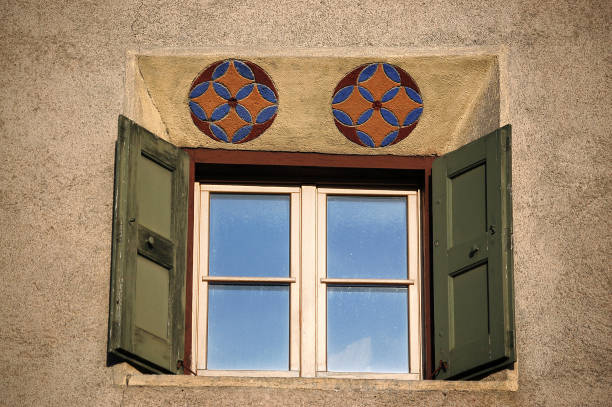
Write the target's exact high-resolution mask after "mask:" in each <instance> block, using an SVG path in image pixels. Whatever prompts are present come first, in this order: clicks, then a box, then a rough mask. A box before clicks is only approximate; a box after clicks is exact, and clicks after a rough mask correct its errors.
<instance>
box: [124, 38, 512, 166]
mask: <svg viewBox="0 0 612 407" xmlns="http://www.w3.org/2000/svg"><path fill="white" fill-rule="evenodd" d="M503 59H504V58H503V53H502V52H498V50H470V51H468V52H461V53H456V54H451V53H449V54H439V53H438V54H436V53H433V52H431V53H427V52H419V53H415V52H412V53H411V52H410V50H405V51H401V50H392V51H388V50H387V51H377V50H375V49H371V50H367V51H362V52H353V53H349V52H347V51H345V50H330V49H325V50H299V51H292V52H290V51H285V52H283V53H281V52H279V51H270V52H266V53H264V52H257V53H256V52H252V51H234V52H232V51H231V50H222V51H220V50H215V51H202V52H189V53H187V52H184V53H179V52H176V51H174V52H165V51H155V52H148V53H147V52H139V53H130V54H129V55H128V67H127V71H126V98H125V108H124V114H125V115H126V116H128V117H130V118H131V119H133V120H134V121H136V122H137V123H139V124H140V125H142V126H144V127H146V128H147V129H149V130H150V131H152V132H153V133H155V134H157V135H158V136H160V137H162V138H164V139H166V140H168V141H170V142H171V143H173V144H175V145H177V146H180V147H204V148H218V149H239V150H265V151H302V152H321V153H336V154H361V155H365V154H376V155H379V154H382V155H384V154H391V155H440V154H444V153H445V152H448V151H451V150H454V149H456V148H457V147H460V146H461V145H464V144H466V143H468V142H469V141H471V140H474V139H476V138H478V137H480V136H482V135H485V134H487V133H489V132H491V131H493V130H495V129H496V128H498V127H500V124H505V123H504V122H503V121H504V118H503V117H501V116H503V111H504V106H503V105H504V104H505V100H506V99H507V97H506V95H505V92H504V90H503V89H500V72H502V71H503V70H500V60H502V61H503ZM234 60H237V61H239V62H237V63H236V64H235V65H236V66H239V64H240V61H244V62H245V63H248V64H249V66H253V67H259V68H261V69H262V70H263V71H264V72H265V74H266V75H267V76H268V77H269V79H270V80H271V82H266V80H265V79H263V80H260V81H263V82H266V83H268V84H269V85H270V87H271V88H273V90H274V94H275V95H272V97H271V98H270V101H268V102H266V103H267V105H273V104H274V105H275V106H276V108H275V109H274V108H270V111H273V113H274V117H273V118H272V120H268V122H267V126H266V128H265V129H264V131H262V132H260V133H259V134H258V135H257V137H250V138H248V140H247V141H246V142H241V143H231V142H223V141H219V139H215V137H211V136H208V135H206V134H205V133H204V132H203V131H202V129H201V128H199V127H198V125H197V123H196V122H197V121H198V120H197V119H194V118H193V116H194V115H193V112H194V110H193V109H192V108H190V102H193V99H194V98H193V97H194V95H195V93H192V92H193V90H194V87H195V86H196V85H197V84H198V83H197V82H198V78H199V81H200V83H202V82H206V81H207V80H210V81H211V82H210V83H211V84H212V80H213V79H214V78H213V77H212V76H213V69H214V68H215V67H218V66H219V65H220V64H221V63H222V62H223V61H230V68H231V67H232V62H231V61H234ZM372 64H377V65H378V66H379V67H380V70H381V72H382V68H383V67H388V66H391V67H395V68H397V71H403V72H404V73H406V74H407V75H408V76H409V77H410V78H411V79H412V81H413V82H412V83H414V84H415V85H416V87H417V88H418V89H417V92H418V95H417V96H413V98H414V99H416V102H415V101H414V100H412V101H410V99H406V100H408V101H410V103H413V104H414V106H412V108H415V107H416V108H422V111H420V112H419V114H418V115H417V119H418V120H417V121H416V122H415V123H413V126H412V128H411V131H410V132H409V134H408V135H405V138H403V139H401V141H397V142H395V144H393V143H387V145H386V146H382V147H381V146H380V140H379V142H378V143H377V144H378V145H376V146H375V147H376V148H371V147H368V146H364V145H360V144H359V141H358V142H354V141H351V140H350V139H349V138H347V137H345V135H343V133H342V132H341V126H338V125H337V122H338V120H337V117H335V115H334V107H337V106H338V104H334V102H338V100H340V99H334V98H337V97H338V96H337V93H338V86H339V84H341V83H342V80H343V78H346V77H347V75H349V74H350V73H351V72H353V71H355V70H356V69H357V68H359V67H361V69H362V70H363V68H364V67H367V66H370V65H372ZM226 65H227V64H226ZM372 66H373V65H372ZM207 67H208V68H210V70H209V73H208V76H211V78H208V77H205V76H206V74H205V71H206V68H207ZM211 67H212V68H211ZM372 69H375V68H371V69H370V70H372ZM246 76H247V77H249V75H248V74H247V75H246ZM502 76H503V75H502ZM403 77H404V76H403ZM202 78H203V79H202ZM216 78H218V79H220V80H221V81H222V78H220V75H219V73H217V74H216ZM391 78H393V75H391ZM255 79H256V78H255ZM255 79H253V80H254V81H255V82H257V80H255ZM386 79H388V78H386ZM398 81H399V79H398ZM404 82H405V81H404ZM359 84H360V83H356V85H359ZM405 84H406V83H402V84H401V85H405ZM255 86H258V85H257V84H255ZM388 86H390V85H388ZM411 86H412V85H411ZM413 87H414V86H413ZM211 88H212V85H211ZM357 88H358V86H355V92H357ZM236 89H237V88H236ZM200 90H201V89H200ZM233 92H234V93H236V92H237V90H234V91H233ZM196 93H198V92H196ZM274 96H276V98H274ZM419 96H420V98H421V100H420V101H419V100H418V97H419ZM228 98H229V95H228ZM366 98H367V96H366ZM379 98H380V95H379ZM232 100H233V102H232V101H229V102H228V103H230V104H232V103H234V105H235V104H236V100H235V98H234V99H232ZM418 102H421V104H420V105H419V103H418ZM238 103H240V101H238ZM383 105H384V103H383ZM207 114H208V115H209V116H210V114H211V112H208V113H207ZM402 114H405V112H404V113H402ZM414 115H415V114H414V112H413V119H414ZM357 116H358V115H357ZM357 116H354V117H353V119H354V122H355V123H354V124H357V120H358V119H357ZM270 117H271V116H270ZM209 119H210V117H209ZM402 120H404V119H403V118H400V122H401V121H402ZM252 121H253V123H254V122H255V116H253V118H252ZM401 125H402V123H399V126H400V127H401ZM200 127H202V126H200ZM370 127H371V126H370ZM245 139H246V138H245ZM381 140H382V138H381ZM230 141H231V140H230ZM361 144H364V143H361ZM383 144H384V143H383Z"/></svg>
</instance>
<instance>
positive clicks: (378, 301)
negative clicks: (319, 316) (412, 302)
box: [327, 286, 408, 373]
mask: <svg viewBox="0 0 612 407" xmlns="http://www.w3.org/2000/svg"><path fill="white" fill-rule="evenodd" d="M407 316H408V290H407V289H406V288H402V287H338V286H330V287H328V288H327V370H328V371H332V372H334V371H335V372H385V373H407V372H408V320H407V319H408V318H407Z"/></svg>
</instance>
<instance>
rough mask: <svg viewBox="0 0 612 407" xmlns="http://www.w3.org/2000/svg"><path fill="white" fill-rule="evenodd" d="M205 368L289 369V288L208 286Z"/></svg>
mask: <svg viewBox="0 0 612 407" xmlns="http://www.w3.org/2000/svg"><path fill="white" fill-rule="evenodd" d="M208 295H209V297H208V366H207V367H208V369H213V370H215V369H216V370H219V369H231V370H289V287H288V286H252V285H248V286H247V285H216V284H215V285H210V286H209V291H208Z"/></svg>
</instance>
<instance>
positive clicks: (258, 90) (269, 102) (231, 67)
mask: <svg viewBox="0 0 612 407" xmlns="http://www.w3.org/2000/svg"><path fill="white" fill-rule="evenodd" d="M189 109H190V111H191V119H192V120H193V122H194V124H195V125H196V126H197V127H198V129H200V130H201V131H202V132H203V133H204V134H206V135H208V136H209V137H211V138H212V139H214V140H217V141H223V142H226V143H246V142H247V141H250V140H253V139H254V138H256V137H258V136H259V135H261V133H263V132H264V131H265V130H266V129H267V128H268V127H270V125H271V124H272V122H273V121H274V119H275V118H276V111H277V109H278V93H277V92H276V88H275V87H274V84H273V83H272V80H271V79H270V77H269V76H268V74H267V73H266V72H265V71H264V70H263V69H261V67H259V66H258V65H256V64H254V63H252V62H249V61H241V60H238V59H229V60H225V61H217V62H215V63H213V64H212V65H209V66H208V67H207V68H206V69H204V71H202V72H201V73H200V74H199V75H198V76H197V78H196V79H195V80H194V81H193V83H192V84H191V88H190V89H189Z"/></svg>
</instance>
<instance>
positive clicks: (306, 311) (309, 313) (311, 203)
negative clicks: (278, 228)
mask: <svg viewBox="0 0 612 407" xmlns="http://www.w3.org/2000/svg"><path fill="white" fill-rule="evenodd" d="M316 199H317V191H316V187H315V186H314V185H304V186H302V208H301V214H302V218H301V226H302V228H301V231H302V240H301V243H302V244H301V262H302V267H301V274H302V275H301V287H302V293H301V300H302V303H301V311H302V312H301V319H300V325H301V356H300V369H301V375H302V377H315V375H316V364H315V357H316V338H317V334H316V322H317V318H316V316H317V315H316V310H315V304H316V297H317V295H316V288H317V284H316V269H317V263H316V261H317V260H316V257H317V247H316V237H317V223H316V219H317V218H316V216H317V208H316Z"/></svg>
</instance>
